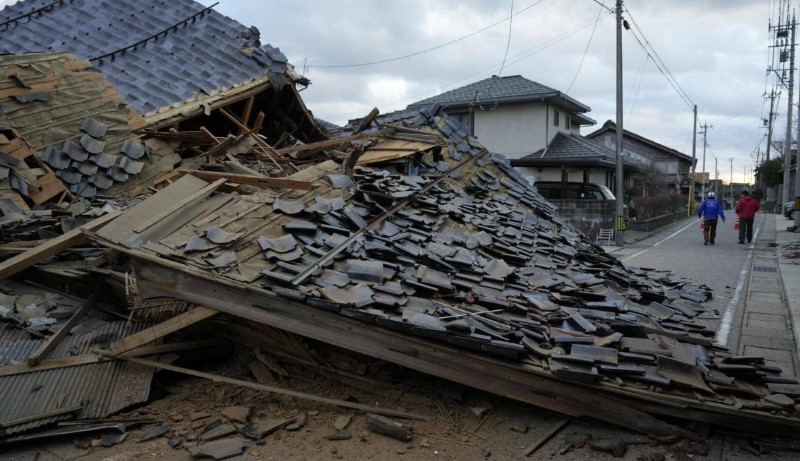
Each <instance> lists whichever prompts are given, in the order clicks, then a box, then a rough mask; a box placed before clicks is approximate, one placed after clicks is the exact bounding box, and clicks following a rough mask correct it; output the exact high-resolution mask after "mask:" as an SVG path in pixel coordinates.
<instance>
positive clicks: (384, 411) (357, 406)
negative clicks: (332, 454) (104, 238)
mask: <svg viewBox="0 0 800 461" xmlns="http://www.w3.org/2000/svg"><path fill="white" fill-rule="evenodd" d="M117 358H118V359H121V360H127V361H129V362H132V363H137V364H139V365H144V366H148V367H153V368H156V369H159V370H167V371H173V372H175V373H182V374H185V375H189V376H195V377H198V378H204V379H209V380H211V381H213V382H215V383H225V384H232V385H234V386H241V387H247V388H250V389H255V390H257V391H265V392H271V393H273V394H278V395H287V396H291V397H294V398H298V399H302V400H308V401H311V402H317V403H324V404H326V405H334V406H337V407H342V408H351V409H353V410H360V411H366V412H371V413H375V414H381V415H386V416H394V417H396V418H405V419H416V420H418V421H427V420H428V418H427V417H426V416H424V415H420V414H416V413H408V412H405V411H400V410H392V409H390V408H380V407H374V406H372V405H364V404H363V403H355V402H348V401H347V400H340V399H331V398H327V397H320V396H318V395H314V394H308V393H306V392H299V391H293V390H291V389H283V388H280V387H276V386H268V385H266V384H258V383H253V382H250V381H243V380H241V379H234V378H228V377H227V376H220V375H215V374H212V373H205V372H202V371H197V370H192V369H190V368H182V367H176V366H174V365H169V364H166V363H161V362H156V361H153V360H144V359H138V358H134V357H117Z"/></svg>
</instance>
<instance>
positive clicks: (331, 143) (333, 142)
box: [276, 131, 383, 155]
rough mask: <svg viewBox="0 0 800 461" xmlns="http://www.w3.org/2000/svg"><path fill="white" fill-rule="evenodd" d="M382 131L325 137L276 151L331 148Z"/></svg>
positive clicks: (304, 150) (284, 153) (282, 153)
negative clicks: (342, 136)
mask: <svg viewBox="0 0 800 461" xmlns="http://www.w3.org/2000/svg"><path fill="white" fill-rule="evenodd" d="M382 135H383V131H377V132H375V133H359V134H355V135H352V136H347V137H344V138H335V139H327V140H325V141H319V142H314V143H311V144H303V145H302V146H292V147H284V148H283V149H278V150H277V151H276V152H278V153H279V154H281V155H286V154H289V153H292V152H309V151H314V152H319V151H321V150H325V149H331V148H334V147H337V146H341V145H342V144H347V143H349V142H350V141H355V140H356V139H361V138H366V137H369V136H382Z"/></svg>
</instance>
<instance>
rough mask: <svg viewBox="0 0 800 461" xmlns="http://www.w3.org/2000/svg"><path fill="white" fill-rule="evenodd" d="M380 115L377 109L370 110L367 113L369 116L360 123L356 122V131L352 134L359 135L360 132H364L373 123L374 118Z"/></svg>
mask: <svg viewBox="0 0 800 461" xmlns="http://www.w3.org/2000/svg"><path fill="white" fill-rule="evenodd" d="M380 113H381V111H379V110H378V108H377V107H373V108H372V110H371V111H369V114H367V116H366V117H364V118H362V119H361V121H360V122H358V125H357V126H356V129H355V130H353V134H358V133H361V132H362V131H364V130H366V129H367V128H369V126H370V125H371V124H372V122H374V121H375V118H376V117H377V116H378V114H380Z"/></svg>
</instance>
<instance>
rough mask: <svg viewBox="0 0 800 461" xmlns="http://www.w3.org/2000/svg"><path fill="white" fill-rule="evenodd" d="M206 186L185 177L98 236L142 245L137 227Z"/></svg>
mask: <svg viewBox="0 0 800 461" xmlns="http://www.w3.org/2000/svg"><path fill="white" fill-rule="evenodd" d="M206 186H208V183H207V182H206V181H203V180H202V179H200V178H195V177H194V176H189V175H186V176H183V177H182V178H180V179H178V180H177V181H175V182H174V183H172V184H170V185H169V186H167V187H165V188H164V189H162V190H160V191H158V192H157V193H156V194H155V195H153V196H152V197H149V198H148V199H147V200H145V201H143V202H141V203H139V204H138V205H136V206H134V207H132V208H130V209H129V210H127V211H126V212H125V213H124V214H123V215H122V216H120V218H119V219H118V220H117V221H115V222H113V223H111V224H110V225H108V226H106V227H105V228H103V229H102V230H100V231H99V232H97V235H98V237H101V238H104V239H106V240H109V241H111V242H116V243H120V244H123V245H137V244H140V242H141V239H142V236H141V235H139V234H137V233H135V232H134V231H133V228H134V227H135V226H137V225H138V224H140V223H141V222H143V221H145V220H146V219H149V218H150V217H151V216H155V215H156V214H159V213H161V212H162V211H164V210H165V209H167V208H170V207H171V205H172V204H173V203H174V202H175V201H178V200H181V199H183V198H184V197H188V196H191V195H193V194H195V193H196V192H197V191H199V190H203V189H204V188H205V187H206Z"/></svg>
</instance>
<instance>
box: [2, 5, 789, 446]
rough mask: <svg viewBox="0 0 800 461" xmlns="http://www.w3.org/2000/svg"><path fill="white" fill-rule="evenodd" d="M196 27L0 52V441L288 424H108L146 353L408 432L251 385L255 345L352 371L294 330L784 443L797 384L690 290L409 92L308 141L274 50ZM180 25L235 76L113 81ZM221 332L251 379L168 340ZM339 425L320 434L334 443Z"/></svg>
mask: <svg viewBox="0 0 800 461" xmlns="http://www.w3.org/2000/svg"><path fill="white" fill-rule="evenodd" d="M22 3H25V2H22ZM176 4H181V5H183V4H186V5H184V6H189V7H195V6H197V5H196V4H194V2H190V1H188V0H185V1H184V0H181V1H180V2H176ZM83 5H84V3H83V2H67V3H63V4H62V3H58V4H52V5H49V6H47V8H45V9H44V10H42V11H40V12H38V13H36V14H38V16H36V17H35V18H34V17H31V15H33V14H34V13H31V12H23V11H17V10H15V11H17V13H15V14H19V15H20V16H18V17H16V16H15V18H11V19H9V21H10V22H9V23H7V26H8V30H10V31H11V32H8V33H9V34H12V35H13V34H16V35H14V36H13V37H10V38H9V39H8V40H6V37H5V36H4V42H3V45H2V46H3V47H11V48H14V47H15V46H22V44H24V43H27V42H25V41H24V40H20V37H22V36H25V35H26V34H28V32H26V31H29V30H34V29H35V28H37V27H40V26H41V24H39V23H38V22H37V21H47V20H49V19H48V18H51V16H49V13H50V10H49V9H50V8H52V9H61V8H66V9H70V11H69V14H73V13H75V11H74V10H73V9H74V8H82V7H83ZM14 8H16V9H19V8H23V7H22V6H19V5H15V6H14ZM164 8H165V13H164V14H165V15H166V14H167V13H169V14H178V13H177V12H176V11H177V10H176V9H172V7H171V6H170V7H169V8H167V7H166V6H165V7H164ZM122 10H124V9H122ZM37 11H38V10H37ZM190 11H194V9H191V8H190ZM39 13H41V14H39ZM143 14H144V15H145V16H147V15H149V14H151V13H150V12H149V11H148V12H147V13H146V14H145V13H144V12H143ZM182 14H185V12H184V13H182ZM220 16H221V15H218V14H217V13H216V12H213V10H209V9H208V8H203V9H202V11H200V10H198V11H196V12H195V13H192V16H191V17H190V19H188V20H185V19H184V20H183V22H180V21H178V22H177V23H178V24H179V26H180V27H179V26H174V27H172V28H171V29H168V30H167V31H166V32H162V34H163V35H160V34H155V35H154V36H153V37H162V39H163V40H155V39H154V38H153V37H150V38H147V39H145V40H144V42H137V43H138V45H136V46H132V47H131V46H123V47H120V48H119V49H114V50H104V49H96V48H95V45H96V44H95V43H94V42H87V41H85V39H84V36H83V35H81V36H80V40H78V39H77V38H76V39H75V42H76V43H75V44H74V46H75V47H77V48H80V49H75V50H73V51H75V52H76V53H77V52H82V53H84V54H86V53H87V52H88V51H87V50H90V51H91V53H92V56H84V55H81V58H87V57H92V58H93V60H92V63H94V64H95V65H96V66H97V69H99V70H100V71H101V72H102V73H98V72H95V71H94V70H92V64H91V63H89V62H87V61H81V60H79V59H78V58H76V57H75V56H74V55H72V54H69V53H42V54H20V55H3V56H0V69H2V70H3V74H2V76H3V80H2V82H0V85H2V86H3V90H2V91H0V109H1V110H0V213H2V217H1V218H0V241H1V242H2V243H1V244H0V258H3V260H2V262H0V281H3V285H2V286H0V439H1V440H3V441H6V442H10V441H23V440H34V439H36V438H41V437H50V436H55V435H59V434H62V435H63V434H76V433H80V432H81V431H94V430H105V431H111V432H110V433H107V434H106V437H104V438H103V441H102V442H101V443H102V444H104V445H103V446H111V445H114V444H117V443H121V442H123V441H124V440H125V438H126V437H127V435H126V434H127V432H126V431H127V428H128V427H132V426H130V425H131V424H153V425H152V426H151V427H149V428H148V429H147V431H146V433H145V434H144V435H143V437H142V438H143V439H144V440H148V439H155V438H158V437H162V436H169V437H170V438H169V445H170V446H171V447H173V448H181V447H183V448H186V449H187V450H189V452H190V453H191V454H192V455H193V456H196V457H202V456H210V457H214V458H217V457H220V458H221V457H224V456H233V455H236V454H241V453H242V451H243V450H244V449H245V447H246V446H248V444H249V443H250V442H247V441H246V440H250V439H253V440H257V441H263V440H264V437H265V436H266V435H268V434H270V433H272V432H275V431H278V430H283V429H285V430H287V431H289V430H298V429H300V428H302V427H303V426H304V425H305V423H306V417H307V416H308V415H307V414H303V413H297V414H296V415H294V416H290V417H283V416H281V417H278V416H275V415H272V416H267V417H262V416H256V415H253V414H252V412H251V409H250V408H249V407H246V406H241V405H240V406H237V407H231V408H229V409H228V410H226V411H225V412H223V413H222V416H223V418H221V419H213V420H212V419H210V417H209V416H208V415H206V417H199V416H198V417H197V418H196V419H195V418H194V417H193V416H192V417H191V418H190V419H191V430H192V431H193V432H191V438H190V437H189V435H187V434H188V432H187V434H180V435H178V434H177V433H176V432H175V431H171V430H169V429H168V428H167V427H165V426H164V424H163V422H164V421H163V418H153V417H142V418H134V417H131V418H129V419H126V420H125V421H121V420H109V419H107V418H109V417H111V416H113V415H115V414H117V413H118V412H120V411H122V410H124V409H128V408H131V407H133V406H135V405H138V404H141V403H143V402H145V401H147V399H148V398H149V397H150V388H151V381H152V378H153V373H154V372H155V370H168V371H172V372H175V373H180V374H184V375H190V376H194V377H196V378H199V379H205V380H211V381H213V382H215V383H222V384H224V385H229V386H237V387H240V388H242V389H250V390H252V391H254V392H266V393H272V394H274V395H279V396H283V397H285V398H287V399H288V398H297V399H302V400H306V401H312V402H318V403H322V404H325V405H334V406H338V407H341V408H348V409H352V410H354V411H358V412H364V413H368V414H369V416H368V417H367V419H366V421H365V424H366V427H367V429H368V430H369V431H372V432H373V433H377V434H383V435H386V436H388V437H391V438H394V439H396V440H397V441H398V443H400V442H407V441H408V440H409V439H411V438H413V436H414V434H415V433H416V432H415V429H413V428H412V426H411V425H409V424H405V423H404V422H401V421H395V420H394V419H387V417H389V418H398V419H412V420H413V419H424V418H425V415H421V414H415V413H412V412H410V411H404V410H402V409H394V408H387V407H380V406H376V405H369V404H365V403H360V402H356V401H352V399H351V400H348V399H346V398H331V397H323V396H320V395H316V394H313V393H310V392H299V391H296V390H292V389H287V388H285V387H282V386H281V385H280V383H278V382H275V381H273V380H271V379H270V376H273V375H277V376H283V375H282V374H281V373H282V372H283V373H285V371H283V370H282V368H281V365H280V364H279V363H278V362H277V361H276V360H273V359H272V358H271V357H266V356H262V355H263V354H262V355H259V354H261V352H259V351H261V350H264V349H269V350H270V351H272V353H273V354H276V355H278V354H281V355H280V356H281V358H282V359H285V360H290V361H293V362H295V363H300V364H303V365H308V366H309V367H313V368H314V369H315V370H317V372H319V373H334V374H338V375H341V376H348V377H351V378H352V377H363V374H360V373H359V372H360V371H363V369H362V368H364V366H362V365H363V364H361V363H356V364H352V367H350V368H347V367H344V368H337V367H335V366H333V365H331V364H329V363H321V362H327V360H326V359H322V360H321V359H320V355H317V354H314V353H311V352H309V350H307V349H306V347H305V346H304V345H303V343H302V341H300V340H295V339H292V338H297V336H295V335H298V336H302V337H303V338H306V339H305V340H303V341H315V342H318V343H319V344H327V345H331V346H335V347H338V348H341V349H343V350H346V351H349V352H352V353H358V354H363V355H364V356H366V357H369V358H370V359H371V360H379V361H382V362H381V363H384V362H389V363H393V364H396V365H400V366H403V367H407V368H410V369H413V370H417V371H419V372H422V373H426V374H428V375H433V376H437V377H440V378H444V379H446V380H449V381H451V382H455V383H458V384H460V385H465V386H471V387H474V388H478V389H482V390H485V391H488V392H491V393H494V394H497V395H499V396H504V397H509V398H511V399H514V400H517V401H521V402H526V403H530V404H533V405H536V406H539V407H542V408H545V409H548V410H552V411H555V412H557V413H560V414H563V415H565V418H572V417H574V418H577V417H591V418H594V419H597V420H602V421H606V422H609V423H612V424H615V425H618V426H622V427H626V428H629V429H632V430H634V431H637V432H642V433H646V434H648V435H652V436H654V437H656V438H657V439H659V440H674V438H676V437H679V436H685V437H687V438H689V439H698V438H700V436H699V434H698V432H697V431H696V430H695V428H694V427H691V426H690V425H688V424H685V422H686V421H694V422H700V423H705V424H715V425H721V426H728V427H733V428H747V429H748V430H750V431H753V432H765V433H770V434H784V435H790V436H796V434H797V433H798V428H800V415H799V414H798V408H800V407H799V406H798V401H799V400H798V399H800V382H798V380H797V379H796V378H794V377H790V376H785V375H784V373H783V370H781V369H780V368H778V367H775V366H772V365H770V364H769V363H767V361H765V359H764V358H763V357H757V356H738V355H736V354H733V353H732V352H731V351H728V350H726V349H724V348H722V347H719V346H717V345H716V344H715V343H714V333H715V328H716V322H717V321H718V313H717V312H715V311H713V310H711V309H709V308H707V307H706V306H707V304H705V303H706V301H708V300H709V299H710V297H711V296H712V292H711V289H710V288H709V287H707V286H693V285H691V284H688V283H686V282H682V281H676V280H674V279H672V278H671V276H670V274H667V273H664V272H660V271H656V270H651V269H645V268H638V269H637V268H629V267H625V266H624V265H623V264H622V263H621V262H620V261H618V260H617V259H615V258H614V257H612V256H610V255H608V254H606V253H605V252H604V251H603V249H602V248H601V247H599V246H597V245H595V244H594V243H592V242H591V241H590V240H588V239H587V238H586V237H585V236H584V235H583V234H581V233H580V232H579V231H577V230H575V229H574V228H572V227H571V226H570V225H568V224H566V223H564V222H563V221H561V220H560V219H559V218H558V217H557V216H556V215H555V214H554V209H553V207H552V205H551V204H549V203H548V202H547V201H546V200H545V199H543V197H542V196H541V195H540V194H539V193H538V192H537V191H536V189H535V188H533V187H531V186H530V185H529V184H528V182H527V181H526V180H525V179H524V178H522V177H521V176H520V175H519V173H518V172H516V170H514V169H513V168H512V167H511V166H510V163H509V162H508V161H507V160H506V159H505V158H504V157H503V156H501V155H493V154H491V153H490V152H488V151H487V150H486V149H484V148H483V147H482V146H481V144H480V143H479V142H478V140H477V139H475V138H474V137H472V136H470V135H469V134H468V132H467V130H466V129H465V128H464V127H463V126H462V125H461V124H460V123H459V122H457V121H456V120H455V119H452V118H449V117H448V116H447V115H446V114H445V113H441V112H439V111H437V110H435V109H424V110H406V111H402V112H399V113H395V114H388V115H387V116H385V117H382V118H379V117H378V111H377V109H375V110H373V111H372V112H370V113H369V114H368V115H367V116H366V117H365V118H363V119H361V120H359V121H356V122H354V123H353V124H352V125H351V126H350V127H348V128H347V129H345V130H343V131H341V132H337V134H338V135H339V136H340V137H337V138H329V136H328V133H327V132H326V129H325V128H322V126H321V122H318V121H315V119H314V118H313V116H312V115H311V113H310V112H309V111H308V110H307V109H306V108H305V106H304V104H303V102H302V100H301V99H300V97H299V93H298V90H297V89H296V85H307V84H308V82H307V81H306V80H305V79H303V78H302V77H299V76H298V75H296V74H295V73H294V72H293V70H292V68H291V66H290V65H288V63H287V62H286V59H285V56H283V55H282V54H281V53H280V51H279V50H277V49H276V48H272V47H269V46H264V47H262V46H261V45H260V44H259V43H258V33H257V31H254V30H251V29H247V30H240V29H239V28H238V26H240V25H237V24H234V22H233V21H230V20H228V19H227V18H224V17H223V18H224V19H223V18H221V17H220ZM126 17H127V15H126ZM93 18H94V17H93ZM22 19H25V20H24V21H23V20H22ZM140 19H141V18H138V17H135V18H133V19H126V21H131V22H136V23H138V22H140ZM173 19H174V18H173ZM92 21H94V19H92ZM92 21H89V22H92ZM204 21H205V22H204ZM145 22H146V21H145ZM195 23H197V24H199V25H198V27H201V26H202V27H210V28H211V29H213V30H219V31H220V32H219V33H220V34H222V35H225V37H224V40H222V39H221V40H219V43H218V44H217V46H218V47H220V48H219V49H218V48H214V49H213V50H210V51H208V53H222V54H223V55H224V53H232V54H233V55H234V56H233V57H231V59H232V60H234V61H235V62H237V63H239V64H240V66H239V67H237V68H236V69H235V70H236V71H237V72H234V73H230V72H222V71H221V70H217V71H218V72H219V82H217V83H218V86H217V87H214V88H206V86H208V85H211V83H209V82H210V81H212V80H215V79H214V78H212V77H210V75H211V76H213V75H214V74H209V73H208V72H211V71H212V70H214V69H213V68H212V69H210V70H209V69H206V72H204V73H203V74H202V75H195V74H192V75H184V74H181V73H180V72H174V73H172V74H170V76H171V78H180V77H179V76H180V75H183V76H184V77H185V78H186V79H187V81H191V82H194V84H193V85H194V86H193V85H188V84H187V85H184V86H182V87H181V88H180V89H176V88H173V87H169V88H167V89H166V90H164V91H157V88H158V85H157V84H156V83H154V81H151V80H148V79H150V78H154V79H155V81H156V82H157V81H158V79H157V78H155V77H154V74H152V73H150V72H147V73H143V77H142V78H143V79H144V80H143V81H142V82H139V81H138V80H125V79H124V78H123V77H125V75H123V74H125V73H126V72H127V68H126V67H125V65H124V64H126V63H127V64H129V65H131V66H132V67H131V68H132V69H135V68H136V66H139V65H141V63H142V62H150V61H148V60H147V59H144V58H143V57H142V55H149V54H153V53H157V51H158V50H162V48H163V47H179V46H181V44H183V45H186V44H187V43H194V42H192V41H191V40H189V39H187V37H189V38H193V37H195V36H196V35H195V32H196V31H195V32H193V31H192V26H191V25H192V24H195ZM226 24H227V26H226ZM76 27H77V26H76ZM80 27H84V25H80ZM92 27H94V25H92ZM98 27H99V29H98V30H101V29H102V28H103V27H104V26H103V25H100V26H98ZM232 29H236V31H235V33H234V32H232ZM61 32H62V31H61V30H60V29H58V30H55V31H54V32H53V33H54V34H55V33H61ZM184 34H188V35H184ZM76 37H77V36H76ZM48 40H55V39H54V38H49V39H48ZM145 45H147V46H145ZM25 46H27V45H25ZM186 46H189V45H186ZM191 46H193V45H191ZM209 46H210V45H209ZM81 47H83V48H81ZM223 48H224V49H225V51H224V52H223V51H222V49H223ZM12 51H13V50H12ZM18 51H19V50H18ZM22 51H30V50H27V49H25V50H22ZM192 52H193V53H194V52H196V50H193V51H192ZM138 53H142V55H140V54H138ZM172 54H174V53H173V52H170V54H169V55H170V56H171V55H172ZM98 56H99V57H98ZM164 56H166V54H164ZM164 56H162V55H159V56H158V59H159V60H161V59H166V58H165V57H164ZM94 58H96V59H94ZM154 59H155V58H154ZM159 62H161V61H159ZM209 62H210V61H209ZM220 62H224V60H220ZM203 65H204V66H212V67H213V65H214V64H213V63H207V62H205V61H204V62H203ZM253 66H255V67H253ZM254 69H255V70H254ZM123 70H124V71H125V72H123ZM229 70H230V69H229ZM244 70H247V71H248V72H244ZM256 70H257V72H256ZM239 71H241V72H239ZM251 71H252V72H251ZM239 73H241V74H242V75H238V74H239ZM233 74H237V75H238V76H234V75H233ZM244 74H247V75H244ZM223 77H224V78H223ZM106 79H108V80H106ZM109 81H114V82H118V81H119V82H122V83H119V84H118V86H120V87H121V88H124V94H125V98H126V100H123V97H122V96H120V94H118V93H117V91H116V90H115V87H114V86H112V85H111V83H109ZM195 86H197V88H195ZM167 90H169V91H167ZM179 90H180V91H179ZM195 90H196V91H195ZM187 92H188V93H187ZM137 111H140V112H142V113H139V112H137ZM337 131H338V130H337ZM233 342H236V343H238V344H240V345H243V346H245V347H249V348H252V350H253V360H252V362H250V364H249V365H248V369H249V370H250V374H251V375H252V376H253V378H255V381H253V380H252V379H249V380H248V379H238V378H234V377H231V376H223V375H220V374H214V373H209V372H207V371H203V370H199V369H197V367H192V366H191V365H192V363H191V360H189V359H191V358H192V354H191V353H188V352H187V351H197V350H203V351H210V352H208V353H209V356H213V355H214V354H220V353H222V352H225V347H223V346H225V345H228V344H231V343H233ZM336 354H339V353H338V352H336V353H334V352H331V355H330V356H335V355H336ZM339 355H341V354H339ZM182 359H186V361H188V362H189V364H186V363H177V361H178V360H182ZM345 361H346V360H345ZM222 384H220V385H222ZM482 412H483V410H480V411H478V410H476V411H475V414H476V415H478V416H479V417H480V415H481V414H482ZM442 413H443V414H445V415H448V416H447V417H448V418H449V413H448V412H447V411H446V409H445V411H442ZM284 416H285V415H284ZM181 417H182V416H181ZM72 419H75V420H78V421H79V422H80V424H81V425H80V426H72V427H66V426H59V427H55V428H52V427H48V426H52V425H53V424H56V423H62V424H63V423H64V422H66V420H72ZM681 421H683V422H681ZM568 422H569V419H564V420H560V422H559V423H558V424H556V425H555V426H553V428H551V429H550V430H548V431H547V432H546V433H545V434H543V435H541V438H540V439H539V442H537V443H538V445H537V444H536V443H535V444H533V445H531V446H530V448H529V450H530V451H529V453H530V452H532V451H533V450H536V448H537V447H538V446H539V445H541V444H543V443H544V442H545V441H546V440H547V439H548V438H549V437H551V436H553V435H554V434H555V433H556V432H557V431H558V430H560V428H562V427H564V426H565V425H566V424H567V423H568ZM349 424H350V418H349V416H348V417H347V418H343V419H342V420H341V421H338V422H336V424H334V425H333V427H334V429H335V431H333V432H332V433H331V434H330V436H329V439H330V440H343V439H347V438H350V437H352V434H351V433H350V432H349V430H348V429H347V427H348V425H349ZM451 426H455V427H458V423H457V422H453V424H451ZM34 430H36V431H34ZM187 431H188V429H187ZM518 431H519V432H520V433H524V432H526V431H527V426H526V428H525V429H524V430H523V429H519V428H518ZM255 443H258V442H255ZM590 445H591V447H592V449H595V450H601V451H607V452H610V453H613V454H618V453H624V452H625V450H626V446H625V445H624V444H620V443H618V442H617V441H606V440H597V441H593V442H592V443H591V444H590ZM487 456H488V455H487Z"/></svg>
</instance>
